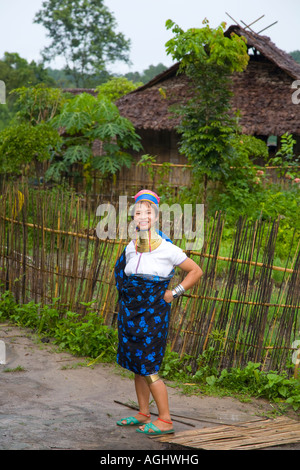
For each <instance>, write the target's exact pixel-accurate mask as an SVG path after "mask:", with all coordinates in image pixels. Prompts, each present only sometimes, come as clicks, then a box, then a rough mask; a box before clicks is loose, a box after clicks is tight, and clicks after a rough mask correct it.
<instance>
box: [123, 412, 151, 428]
mask: <svg viewBox="0 0 300 470" xmlns="http://www.w3.org/2000/svg"><path fill="white" fill-rule="evenodd" d="M150 416H151V415H150V414H145V413H141V412H138V414H136V415H135V416H129V417H128V418H125V419H122V420H120V421H118V422H117V424H118V425H119V426H137V425H139V424H147V423H150V422H151V419H150Z"/></svg>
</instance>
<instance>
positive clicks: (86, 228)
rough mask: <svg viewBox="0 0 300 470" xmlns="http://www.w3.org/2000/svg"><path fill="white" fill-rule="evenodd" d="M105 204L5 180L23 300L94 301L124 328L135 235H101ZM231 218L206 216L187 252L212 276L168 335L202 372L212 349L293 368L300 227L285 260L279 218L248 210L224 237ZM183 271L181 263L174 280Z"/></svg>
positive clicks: (175, 311)
mask: <svg viewBox="0 0 300 470" xmlns="http://www.w3.org/2000/svg"><path fill="white" fill-rule="evenodd" d="M18 191H21V195H20V193H19V192H18ZM96 206H97V201H93V203H92V202H91V203H89V199H88V197H87V196H81V197H78V195H76V194H75V193H74V192H72V191H70V192H63V191H61V190H55V191H54V190H51V191H50V190H42V189H29V188H28V186H26V185H24V186H22V187H21V186H20V187H16V186H14V187H13V188H12V187H11V186H10V185H9V184H6V185H4V187H3V189H2V197H1V199H0V280H1V283H2V287H1V289H2V290H10V291H11V292H13V293H14V296H15V298H16V300H17V302H19V303H27V302H29V301H34V302H37V303H41V304H42V305H43V304H53V303H54V304H55V306H56V308H58V309H59V311H60V312H61V315H64V314H65V312H66V311H68V310H69V311H74V312H78V313H79V314H81V315H82V316H84V315H85V313H86V311H87V310H86V309H87V308H88V307H90V305H92V306H93V309H94V310H95V311H97V312H98V314H99V315H101V316H102V317H103V318H104V321H105V324H107V325H108V326H111V327H113V328H115V327H116V322H117V314H118V312H117V292H116V287H115V280H114V266H115V263H116V261H117V259H118V257H119V256H120V254H121V252H122V250H123V249H124V248H125V246H126V244H127V243H128V240H119V239H116V240H109V239H106V240H100V239H99V238H98V237H97V235H96V231H95V228H96V226H97V223H98V222H99V217H98V216H96V210H95V207H96ZM224 223H225V218H224V216H223V215H222V214H216V215H215V217H213V218H211V219H210V220H208V221H206V223H205V237H204V244H203V247H202V249H201V251H199V252H195V251H190V252H188V253H187V254H188V255H189V256H190V257H192V258H193V259H194V260H195V261H196V262H197V263H198V264H199V265H200V266H201V267H202V270H203V272H204V275H203V277H202V278H201V281H200V282H199V283H198V284H197V285H196V286H194V288H193V289H191V290H190V291H189V292H187V293H185V295H183V296H182V297H180V298H179V299H177V300H175V301H174V302H173V303H172V314H171V324H170V332H169V344H170V346H171V348H172V350H174V351H176V352H178V353H179V354H180V355H181V357H186V355H188V356H189V360H190V363H191V364H192V368H193V370H194V371H195V370H197V368H198V367H200V366H201V361H202V360H203V357H204V356H205V358H206V361H209V363H210V364H213V365H216V367H218V368H219V369H220V370H221V369H223V368H225V367H226V368H228V367H232V366H240V367H242V366H244V365H245V364H247V363H248V362H249V361H253V362H259V363H261V364H262V368H263V369H264V370H285V369H286V368H287V367H289V366H290V365H292V355H293V353H295V347H294V346H293V343H294V342H295V341H296V340H297V339H299V335H300V319H299V308H300V276H299V273H300V250H299V245H300V238H299V234H298V233H294V237H293V240H292V242H291V246H290V252H289V255H288V256H287V259H286V261H285V262H286V265H285V266H276V265H274V259H275V256H276V240H277V234H278V229H279V226H280V220H275V221H265V220H257V221H255V223H250V222H249V221H248V220H247V219H243V218H240V219H239V221H238V223H237V225H236V227H235V229H234V234H233V236H232V240H230V241H228V240H225V239H224V237H223V229H224ZM222 252H223V253H224V252H226V253H227V256H221V253H222ZM276 259H277V258H276ZM182 276H183V273H182V272H176V275H175V276H174V278H173V280H172V283H171V285H172V286H173V285H176V283H178V282H179V281H180V280H181V279H182ZM91 302H92V304H90V303H91Z"/></svg>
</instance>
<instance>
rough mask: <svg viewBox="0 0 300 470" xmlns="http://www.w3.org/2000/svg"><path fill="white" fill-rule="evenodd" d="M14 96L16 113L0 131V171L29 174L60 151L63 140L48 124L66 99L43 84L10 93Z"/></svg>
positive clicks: (37, 170) (36, 173) (36, 171)
mask: <svg viewBox="0 0 300 470" xmlns="http://www.w3.org/2000/svg"><path fill="white" fill-rule="evenodd" d="M12 93H13V95H14V96H15V97H16V107H18V109H19V111H18V112H17V113H16V114H15V116H14V119H13V120H12V121H11V123H10V125H9V126H7V127H6V128H5V129H4V130H3V131H2V132H0V169H1V172H2V173H5V174H10V175H21V174H25V173H26V175H30V174H32V173H33V169H35V176H36V177H37V178H38V179H39V177H40V176H42V175H41V174H40V165H39V162H44V161H46V160H49V159H50V158H51V157H52V156H53V155H54V154H55V153H56V152H58V151H59V149H60V146H61V144H62V139H61V137H60V135H59V133H58V131H57V130H55V129H54V128H53V127H52V126H51V125H50V121H51V119H52V118H53V117H54V116H55V115H56V113H58V112H59V111H60V108H61V107H62V105H63V103H64V101H65V99H64V97H63V94H62V92H61V90H59V89H57V88H47V87H46V86H45V85H43V84H39V85H37V86H35V87H21V88H18V89H15V90H12Z"/></svg>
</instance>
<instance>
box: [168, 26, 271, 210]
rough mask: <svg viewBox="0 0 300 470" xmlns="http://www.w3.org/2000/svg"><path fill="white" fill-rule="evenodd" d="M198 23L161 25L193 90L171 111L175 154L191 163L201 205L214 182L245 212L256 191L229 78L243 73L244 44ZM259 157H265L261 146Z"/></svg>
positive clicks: (249, 150)
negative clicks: (175, 128)
mask: <svg viewBox="0 0 300 470" xmlns="http://www.w3.org/2000/svg"><path fill="white" fill-rule="evenodd" d="M203 24H204V27H203V28H200V29H196V28H192V29H188V30H187V31H184V30H183V29H181V28H180V27H179V26H178V25H175V24H174V22H173V21H171V20H168V21H167V23H166V26H167V29H172V32H173V33H174V37H173V38H172V39H170V40H169V41H168V42H167V43H166V49H167V53H168V54H171V55H172V58H173V59H175V60H178V61H180V68H179V72H180V73H185V74H186V75H187V76H188V78H189V79H190V82H191V91H192V98H191V99H189V100H188V101H187V102H186V103H184V104H183V105H181V106H180V107H179V108H178V109H176V110H175V112H176V113H177V114H178V115H179V117H180V124H179V126H178V132H179V134H180V153H182V154H183V155H185V156H186V157H187V158H188V160H189V162H190V163H191V164H192V167H193V175H194V179H195V180H199V179H200V180H202V181H203V186H202V194H201V196H202V201H203V203H204V204H207V201H208V191H209V182H214V183H216V182H217V183H218V185H219V193H221V194H223V193H224V194H225V195H226V197H227V198H228V199H230V200H231V202H232V203H233V204H234V205H235V206H238V207H241V206H242V207H247V206H248V205H249V202H251V193H253V192H254V191H256V190H257V188H256V186H255V185H256V181H255V177H256V171H255V169H254V167H253V164H252V162H251V160H250V156H251V155H250V153H251V149H250V145H249V144H250V142H249V140H248V139H246V137H245V136H243V135H242V134H241V132H240V129H239V126H238V120H237V118H236V117H235V116H234V115H233V113H232V111H231V103H230V100H231V97H232V91H231V89H230V84H231V75H232V73H233V72H241V71H243V70H244V69H245V68H246V67H247V63H248V60H249V56H248V54H247V47H246V40H245V39H244V38H243V37H239V36H237V35H235V34H232V35H231V37H226V36H225V34H224V30H225V23H222V24H221V25H220V26H219V27H218V28H216V29H212V28H210V27H209V24H208V21H207V20H204V21H203ZM255 140H256V139H255V138H252V141H251V147H252V149H254V148H255V145H254V141H255ZM244 141H246V143H244ZM256 144H257V145H256V147H259V143H258V142H257V143H256ZM261 147H263V144H261V145H260V148H261ZM263 152H264V154H265V155H266V146H265V144H264V148H263ZM248 196H250V198H249V197H248ZM198 197H199V193H198Z"/></svg>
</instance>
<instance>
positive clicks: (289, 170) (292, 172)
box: [268, 132, 299, 179]
mask: <svg viewBox="0 0 300 470" xmlns="http://www.w3.org/2000/svg"><path fill="white" fill-rule="evenodd" d="M295 144H296V140H295V139H294V138H293V136H292V134H289V133H288V132H286V133H285V134H283V136H282V137H281V140H280V149H279V150H278V152H277V153H276V155H275V157H273V158H270V160H269V162H268V164H269V165H274V166H279V168H278V169H276V172H277V174H278V176H279V177H284V176H286V177H289V178H290V179H294V178H295V177H296V176H297V173H298V174H299V171H298V165H299V158H298V157H297V158H295V154H294V145H295Z"/></svg>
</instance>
